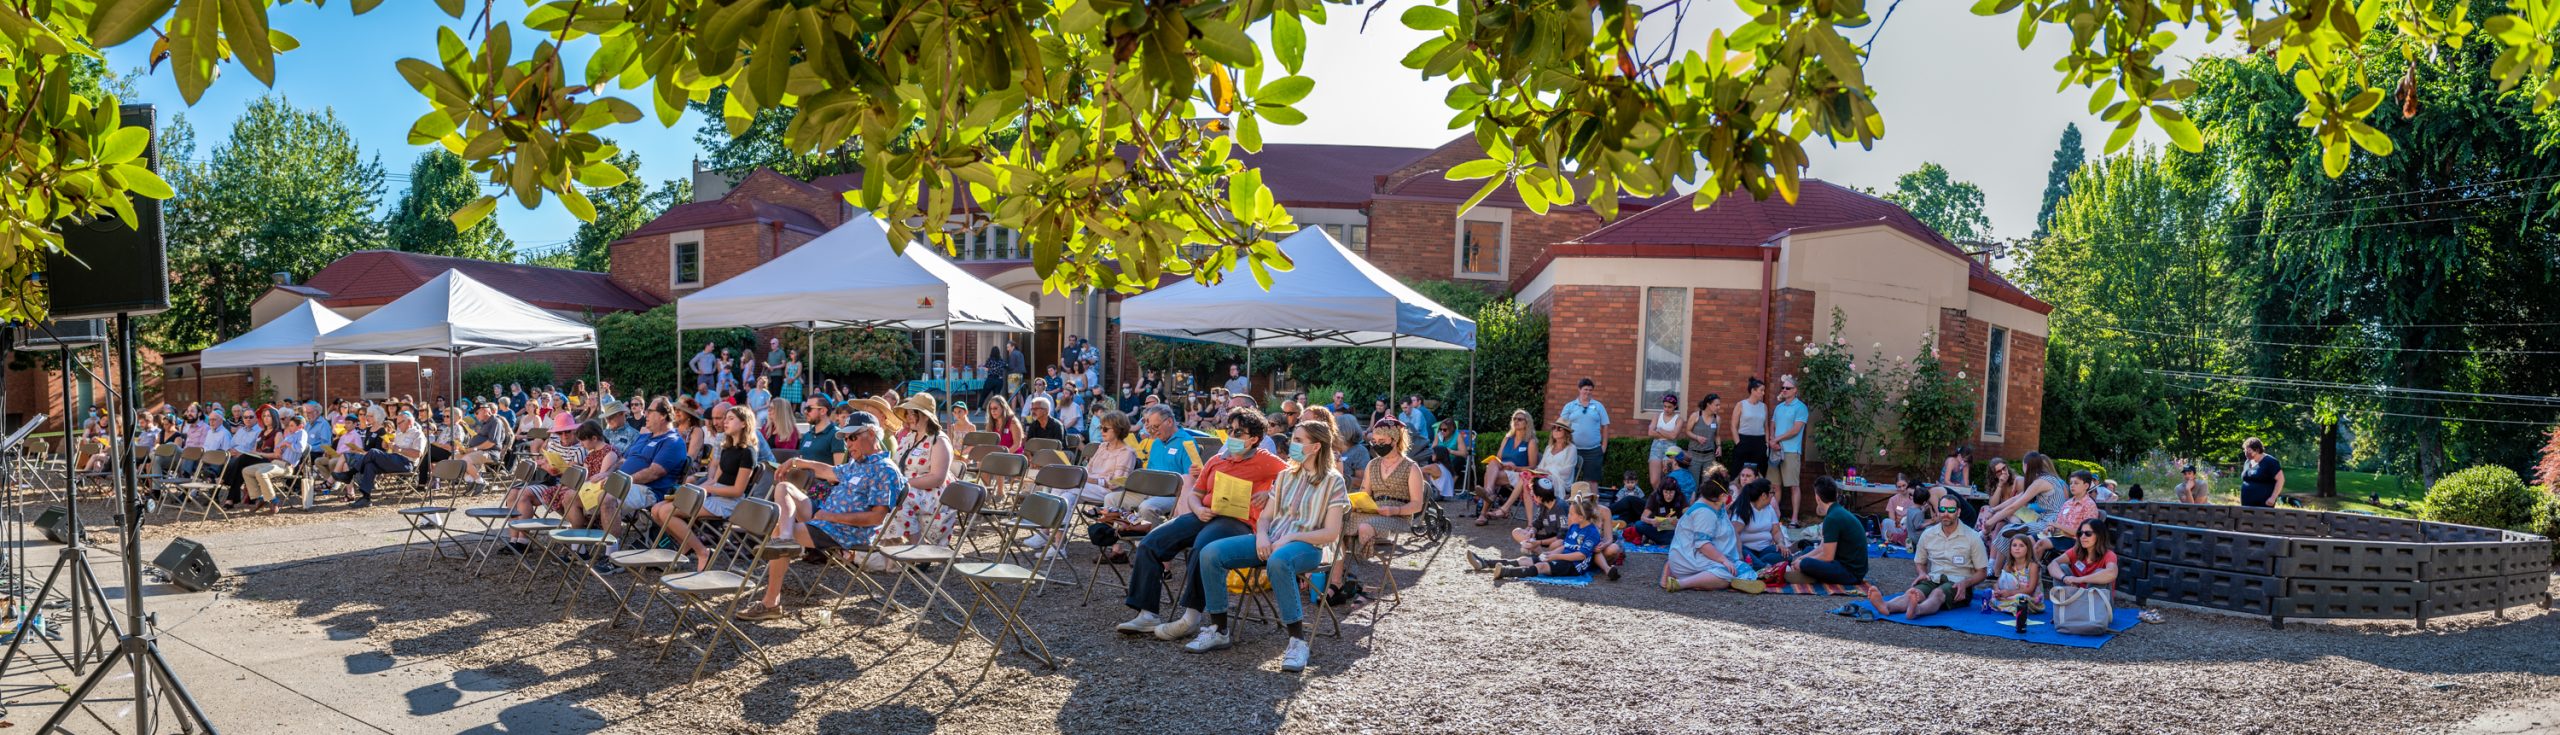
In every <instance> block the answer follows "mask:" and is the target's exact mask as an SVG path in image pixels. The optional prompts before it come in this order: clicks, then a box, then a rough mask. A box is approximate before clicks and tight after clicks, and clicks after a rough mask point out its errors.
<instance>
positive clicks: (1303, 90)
mask: <svg viewBox="0 0 2560 735" xmlns="http://www.w3.org/2000/svg"><path fill="white" fill-rule="evenodd" d="M1315 89H1316V80H1314V79H1309V78H1307V77H1302V76H1298V75H1295V74H1292V75H1289V76H1285V77H1281V78H1279V79H1274V80H1271V83H1270V84H1265V85H1262V88H1261V89H1259V90H1255V91H1254V93H1253V101H1254V102H1255V103H1256V104H1265V105H1294V104H1297V103H1298V101H1300V100H1304V99H1306V98H1307V93H1309V92H1313V91H1315Z"/></svg>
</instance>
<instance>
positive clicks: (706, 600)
mask: <svg viewBox="0 0 2560 735" xmlns="http://www.w3.org/2000/svg"><path fill="white" fill-rule="evenodd" d="M780 515H781V513H780V509H779V508H776V507H774V505H773V503H772V502H771V501H767V500H758V499H755V498H748V499H746V500H742V501H739V502H738V507H737V509H736V510H733V511H730V514H729V527H728V530H727V531H725V532H723V533H722V534H721V536H722V538H721V539H720V543H719V544H716V545H714V546H712V548H713V549H714V550H715V551H714V553H715V554H716V553H717V550H718V549H721V548H725V547H727V546H728V544H729V541H730V538H729V537H731V536H742V535H748V534H750V533H751V532H752V535H754V536H755V537H757V538H763V537H766V536H770V535H771V534H772V533H773V528H774V524H775V522H776V519H778V518H779V517H780ZM755 556H756V555H755V554H754V553H752V552H750V553H746V554H732V555H724V556H721V557H718V558H724V559H727V560H728V561H727V563H725V564H723V563H719V562H718V561H717V560H716V559H715V561H714V564H713V566H714V568H713V569H711V570H710V571H702V572H679V573H674V574H668V575H666V576H663V577H659V578H658V586H659V588H660V589H663V590H665V591H666V593H667V595H668V596H669V597H671V598H673V599H675V601H677V602H679V603H682V605H681V606H680V607H677V608H676V620H675V627H674V629H673V630H671V631H669V632H668V634H667V642H666V644H665V645H663V646H661V647H659V649H658V660H659V661H665V660H666V657H667V652H668V651H670V650H673V649H674V648H675V644H676V641H678V640H681V639H684V638H686V633H687V631H686V630H685V620H686V619H687V618H689V617H691V616H692V615H693V614H696V613H699V614H701V615H702V616H703V617H704V618H706V619H708V620H709V621H710V622H711V629H712V630H711V639H710V640H708V641H704V642H703V643H702V644H700V645H695V644H694V643H693V642H691V641H686V644H685V645H687V646H691V647H693V648H694V649H695V650H697V651H700V652H701V653H702V660H701V661H700V662H698V663H695V664H694V665H693V680H694V681H701V680H702V669H703V667H704V666H707V665H709V664H710V663H711V655H712V653H713V652H715V651H718V650H719V648H720V643H721V641H724V640H728V639H730V638H735V639H736V640H737V642H738V647H739V649H740V650H742V651H747V652H751V653H754V654H755V657H756V661H757V662H758V664H759V665H761V666H762V667H763V669H764V671H765V673H772V672H773V659H771V658H769V657H767V656H766V655H765V651H764V646H762V645H759V644H757V643H756V641H755V639H753V638H749V637H747V634H746V633H745V632H744V631H740V630H738V626H737V625H736V624H734V623H731V622H729V615H728V609H729V608H730V607H733V606H735V605H736V604H737V602H738V601H740V600H743V599H745V598H746V596H747V595H748V594H751V593H752V592H754V590H755V588H754V586H753V585H752V584H750V582H751V580H750V579H749V578H748V574H750V573H752V572H753V571H754V570H753V569H751V568H749V567H752V566H756V562H755Z"/></svg>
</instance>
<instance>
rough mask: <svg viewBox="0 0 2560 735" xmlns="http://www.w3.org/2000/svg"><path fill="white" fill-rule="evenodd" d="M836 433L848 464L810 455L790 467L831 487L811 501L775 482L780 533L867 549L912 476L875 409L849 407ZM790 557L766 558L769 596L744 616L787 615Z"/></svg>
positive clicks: (818, 549)
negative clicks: (885, 441) (884, 439)
mask: <svg viewBox="0 0 2560 735" xmlns="http://www.w3.org/2000/svg"><path fill="white" fill-rule="evenodd" d="M836 426H837V428H836V431H837V432H838V433H839V434H840V435H842V436H843V437H844V446H845V453H846V454H847V455H849V459H848V460H847V461H846V462H845V463H844V464H839V465H830V464H827V463H825V462H820V461H816V460H808V459H794V460H791V463H790V464H789V465H787V466H785V467H784V470H785V471H788V470H807V471H809V474H810V477H811V482H813V483H826V484H827V485H828V486H829V487H828V489H827V491H826V492H824V493H821V494H820V495H819V498H818V500H816V501H814V502H813V501H811V500H810V497H809V494H808V493H807V492H806V491H803V490H801V489H800V488H797V487H793V486H792V485H791V483H787V482H783V483H775V484H774V486H773V504H774V505H775V506H776V507H777V508H778V509H779V510H780V513H779V517H780V518H781V519H782V522H781V523H780V524H779V530H777V531H776V532H775V534H774V537H775V538H776V539H779V540H782V541H795V540H796V541H798V542H799V543H800V544H801V546H803V547H805V548H807V549H809V550H810V551H811V552H814V553H819V554H840V553H843V552H844V550H846V549H851V548H860V547H867V546H869V545H871V540H872V538H873V537H875V536H877V535H878V534H879V532H880V527H881V525H883V524H886V523H887V522H888V521H889V507H890V506H891V505H894V504H896V503H897V497H898V493H899V492H900V490H901V489H902V488H905V487H906V485H907V478H906V475H905V474H904V473H902V472H899V471H898V465H897V463H895V462H891V461H889V452H888V451H887V450H885V449H882V448H881V446H880V444H881V442H880V433H881V429H882V427H881V425H880V419H879V417H876V416H873V415H871V412H869V411H862V410H849V411H846V412H844V414H843V415H842V416H839V417H838V418H837V425H836ZM790 565H791V560H790V559H774V560H772V561H770V562H766V566H765V586H764V598H763V599H761V600H758V601H756V603H755V604H754V605H751V606H749V607H748V608H747V609H745V610H740V611H738V613H737V617H738V619H740V620H771V619H774V618H778V617H782V583H783V581H784V580H785V579H787V578H789V572H790Z"/></svg>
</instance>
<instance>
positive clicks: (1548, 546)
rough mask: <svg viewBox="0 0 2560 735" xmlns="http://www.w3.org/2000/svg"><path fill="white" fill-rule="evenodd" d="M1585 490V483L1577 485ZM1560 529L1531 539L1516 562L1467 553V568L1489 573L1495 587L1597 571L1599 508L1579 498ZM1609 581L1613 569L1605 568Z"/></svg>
mask: <svg viewBox="0 0 2560 735" xmlns="http://www.w3.org/2000/svg"><path fill="white" fill-rule="evenodd" d="M1577 487H1579V488H1587V487H1588V485H1587V484H1585V483H1577ZM1565 512H1566V515H1565V523H1564V527H1563V528H1562V529H1561V530H1560V531H1559V532H1558V533H1557V534H1556V536H1555V537H1554V538H1532V539H1530V541H1529V543H1528V544H1527V546H1528V548H1529V549H1530V552H1529V553H1528V554H1525V555H1523V556H1521V557H1519V558H1517V559H1486V558H1484V557H1481V556H1477V555H1475V554H1474V553H1472V552H1470V553H1468V554H1467V565H1468V566H1470V567H1474V568H1475V570H1476V571H1480V572H1482V571H1490V572H1493V579H1494V581H1495V582H1496V583H1499V582H1501V581H1502V580H1505V579H1511V578H1514V577H1541V576H1543V577H1579V576H1583V575H1585V574H1590V573H1591V572H1592V570H1593V569H1595V568H1600V567H1599V565H1598V563H1597V559H1598V558H1599V552H1600V546H1601V531H1600V523H1601V521H1600V506H1599V503H1598V502H1597V501H1596V500H1594V499H1593V498H1591V497H1590V496H1588V495H1580V496H1577V497H1575V498H1574V499H1573V503H1572V504H1571V505H1569V506H1566V511H1565ZM1604 571H1606V572H1608V573H1609V575H1610V578H1611V579H1616V578H1617V569H1616V568H1614V567H1611V568H1606V569H1604Z"/></svg>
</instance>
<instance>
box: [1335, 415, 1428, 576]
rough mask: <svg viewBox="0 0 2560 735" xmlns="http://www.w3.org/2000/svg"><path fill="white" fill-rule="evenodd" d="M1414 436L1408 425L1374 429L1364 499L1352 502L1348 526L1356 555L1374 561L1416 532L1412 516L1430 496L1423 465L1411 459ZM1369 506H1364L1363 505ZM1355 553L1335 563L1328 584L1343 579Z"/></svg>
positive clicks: (1390, 422)
mask: <svg viewBox="0 0 2560 735" xmlns="http://www.w3.org/2000/svg"><path fill="white" fill-rule="evenodd" d="M1411 441H1413V434H1411V433H1409V432H1407V431H1405V426H1404V422H1403V421H1400V420H1397V419H1379V420H1378V422H1377V424H1376V425H1374V426H1371V427H1370V429H1369V456H1371V457H1374V458H1375V459H1372V460H1370V461H1369V466H1368V467H1367V468H1365V469H1364V470H1363V471H1362V473H1361V474H1362V475H1363V476H1364V477H1365V478H1366V479H1364V480H1362V481H1361V482H1360V488H1361V493H1360V495H1361V497H1358V498H1353V499H1351V507H1352V512H1351V522H1350V525H1348V526H1345V527H1344V528H1345V529H1346V530H1349V531H1351V532H1353V533H1356V534H1357V537H1356V541H1355V542H1354V543H1353V544H1352V547H1351V548H1352V552H1353V553H1354V554H1358V555H1360V556H1362V557H1366V556H1369V552H1370V549H1371V548H1372V547H1374V546H1376V545H1377V544H1378V543H1379V542H1385V543H1389V544H1393V543H1395V540H1396V537H1397V536H1398V535H1400V534H1403V533H1405V532H1408V531H1411V530H1413V517H1414V516H1415V515H1417V514H1420V513H1421V512H1422V508H1423V502H1424V499H1426V498H1429V497H1431V496H1430V495H1427V494H1426V493H1427V492H1428V491H1427V490H1425V489H1424V488H1423V477H1422V463H1420V462H1415V461H1414V460H1413V457H1412V456H1411V455H1409V454H1406V453H1405V452H1406V449H1407V443H1408V442H1411ZM1364 501H1365V502H1364ZM1349 556H1350V554H1344V555H1338V556H1335V557H1334V560H1333V571H1332V573H1331V574H1329V575H1328V576H1326V577H1325V578H1326V579H1330V580H1340V579H1343V578H1344V577H1343V576H1342V564H1343V562H1344V561H1347V560H1348V559H1347V557H1349Z"/></svg>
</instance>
